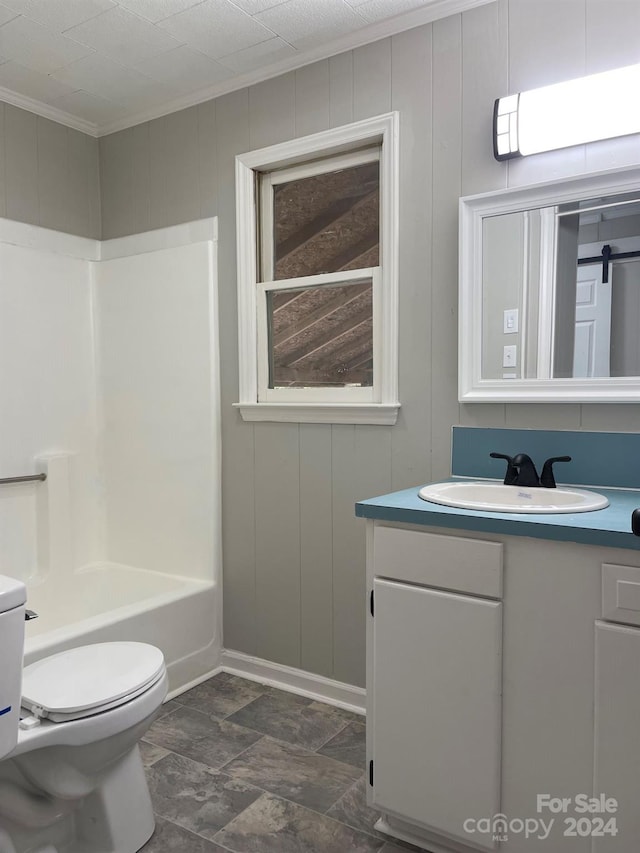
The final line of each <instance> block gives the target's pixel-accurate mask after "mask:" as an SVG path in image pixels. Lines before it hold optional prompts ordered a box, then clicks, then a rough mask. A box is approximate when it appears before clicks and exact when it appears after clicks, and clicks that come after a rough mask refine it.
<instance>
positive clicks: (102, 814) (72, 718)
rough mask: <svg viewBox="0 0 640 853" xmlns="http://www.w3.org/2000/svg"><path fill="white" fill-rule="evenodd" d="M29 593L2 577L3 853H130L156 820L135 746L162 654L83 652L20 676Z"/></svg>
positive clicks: (160, 685) (159, 685)
mask: <svg viewBox="0 0 640 853" xmlns="http://www.w3.org/2000/svg"><path fill="white" fill-rule="evenodd" d="M25 602H26V589H25V586H24V584H22V583H20V582H19V581H15V580H13V579H12V578H7V577H3V576H1V575H0V649H1V651H0V853H136V851H138V850H140V848H141V847H143V846H144V844H145V843H146V842H147V841H148V839H149V838H150V837H151V835H152V833H153V829H154V818H153V811H152V808H151V800H150V797H149V791H148V788H147V783H146V779H145V776H144V770H143V767H142V762H141V760H140V753H139V750H138V741H139V740H140V738H141V737H142V736H143V735H144V733H145V732H146V731H147V729H148V728H149V726H150V725H151V723H152V722H153V719H154V717H155V716H156V714H157V712H158V710H159V709H160V706H161V704H162V701H163V699H164V698H165V696H166V693H167V674H166V670H165V665H164V659H163V656H162V652H161V651H160V650H159V649H156V648H155V647H154V646H150V645H147V644H145V643H125V642H123V643H101V644H98V645H93V646H82V647H80V648H76V649H71V650H70V651H67V652H61V653H60V654H57V655H53V656H51V657H49V658H45V659H43V660H40V661H38V662H37V663H34V664H31V666H28V667H26V668H25V669H24V670H23V668H22V655H23V647H24V620H25Z"/></svg>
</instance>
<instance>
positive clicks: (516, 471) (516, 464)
mask: <svg viewBox="0 0 640 853" xmlns="http://www.w3.org/2000/svg"><path fill="white" fill-rule="evenodd" d="M489 455H490V456H491V457H492V458H493V459H506V461H507V471H506V473H505V476H504V484H505V486H526V487H529V488H536V487H537V486H543V487H544V488H545V489H555V487H556V480H555V477H554V476H553V463H554V462H571V457H570V456H552V457H551V458H550V459H547V461H546V462H545V463H544V466H543V468H542V476H541V477H538V472H537V471H536V466H535V465H534V464H533V460H532V459H531V457H530V456H527V454H526V453H518V454H517V455H516V456H507V455H506V454H505V453H491V454H489Z"/></svg>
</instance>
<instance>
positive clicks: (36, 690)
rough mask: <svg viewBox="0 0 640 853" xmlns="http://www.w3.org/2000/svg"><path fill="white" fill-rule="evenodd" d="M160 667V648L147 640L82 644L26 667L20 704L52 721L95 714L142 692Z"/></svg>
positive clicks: (161, 665)
mask: <svg viewBox="0 0 640 853" xmlns="http://www.w3.org/2000/svg"><path fill="white" fill-rule="evenodd" d="M163 672H164V657H163V655H162V652H161V651H160V649H157V648H156V647H155V646H150V645H148V644H147V643H98V644H96V645H91V646H80V648H77V649H70V650H69V651H66V652H60V653H59V654H57V655H52V656H51V657H48V658H44V659H43V660H40V661H37V662H36V663H32V664H31V665H30V666H27V667H25V669H24V671H23V676H22V705H23V707H25V708H27V709H28V710H29V711H31V713H32V714H34V715H35V716H38V717H49V718H51V719H54V720H55V719H56V718H59V719H62V718H66V719H73V718H74V716H75V717H76V718H78V717H84V716H88V714H97V713H99V712H100V711H101V710H106V709H107V707H110V708H112V707H114V706H116V705H119V704H123V703H124V702H125V701H127V699H129V698H133V697H134V696H138V695H140V693H143V692H144V690H145V689H146V688H147V687H150V686H151V685H152V684H154V683H155V682H156V681H157V680H158V679H159V678H160V677H161V675H162V674H163Z"/></svg>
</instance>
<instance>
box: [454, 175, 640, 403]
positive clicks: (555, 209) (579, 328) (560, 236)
mask: <svg viewBox="0 0 640 853" xmlns="http://www.w3.org/2000/svg"><path fill="white" fill-rule="evenodd" d="M459 317H460V320H459V399H460V400H461V401H483V402H492V401H504V400H511V401H516V402H517V401H521V402H527V401H536V400H537V401H547V402H553V401H558V402H567V401H574V402H607V401H608V402H638V401H640V167H634V168H629V169H621V170H611V171H607V172H599V173H595V174H590V175H585V176H582V177H578V178H571V179H568V180H562V181H554V182H548V183H544V184H536V185H534V186H530V187H520V188H516V189H509V190H501V191H499V192H495V193H485V194H482V195H476V196H468V197H466V198H462V199H460V291H459Z"/></svg>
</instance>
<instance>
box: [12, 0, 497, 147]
mask: <svg viewBox="0 0 640 853" xmlns="http://www.w3.org/2000/svg"><path fill="white" fill-rule="evenodd" d="M492 1H493V0H0V100H4V101H8V102H9V103H13V104H17V105H18V106H22V107H25V108H26V109H29V110H31V111H32V112H36V113H38V114H41V115H45V116H48V117H50V118H53V119H55V120H57V121H61V122H62V123H64V124H68V125H70V126H71V127H77V128H79V129H80V130H83V131H85V132H87V133H91V134H92V135H95V136H100V135H102V134H104V133H109V132H111V131H113V130H117V129H119V128H123V127H128V126H131V125H133V124H136V123H138V122H140V121H144V120H146V119H149V118H153V117H156V116H159V115H163V114H166V113H168V112H172V111H173V110H175V109H180V108H181V107H184V106H189V105H191V104H194V103H198V102H201V101H204V100H207V99H208V98H211V97H215V96H216V95H219V94H222V93H223V92H228V91H230V90H232V89H236V88H238V87H240V86H244V85H247V84H248V83H251V82H255V81H256V80H258V79H264V78H267V77H270V76H273V75H274V74H277V73H282V72H283V71H286V70H289V69H291V68H296V67H299V66H301V65H304V64H305V63H307V62H310V61H313V60H314V59H319V58H321V57H323V56H329V55H331V54H332V53H336V52H339V51H340V50H347V49H349V48H351V47H355V46H356V45H358V44H363V43H365V42H367V41H374V40H375V39H377V38H382V37H384V36H385V35H389V34H391V33H393V32H399V31H400V30H403V29H408V28H409V27H412V26H417V25H418V24H420V23H425V22H426V21H429V20H434V19H436V18H440V17H443V16H445V15H449V14H453V13H454V12H459V11H462V10H464V9H467V8H470V7H472V6H478V5H482V4H484V3H487V2H492Z"/></svg>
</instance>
